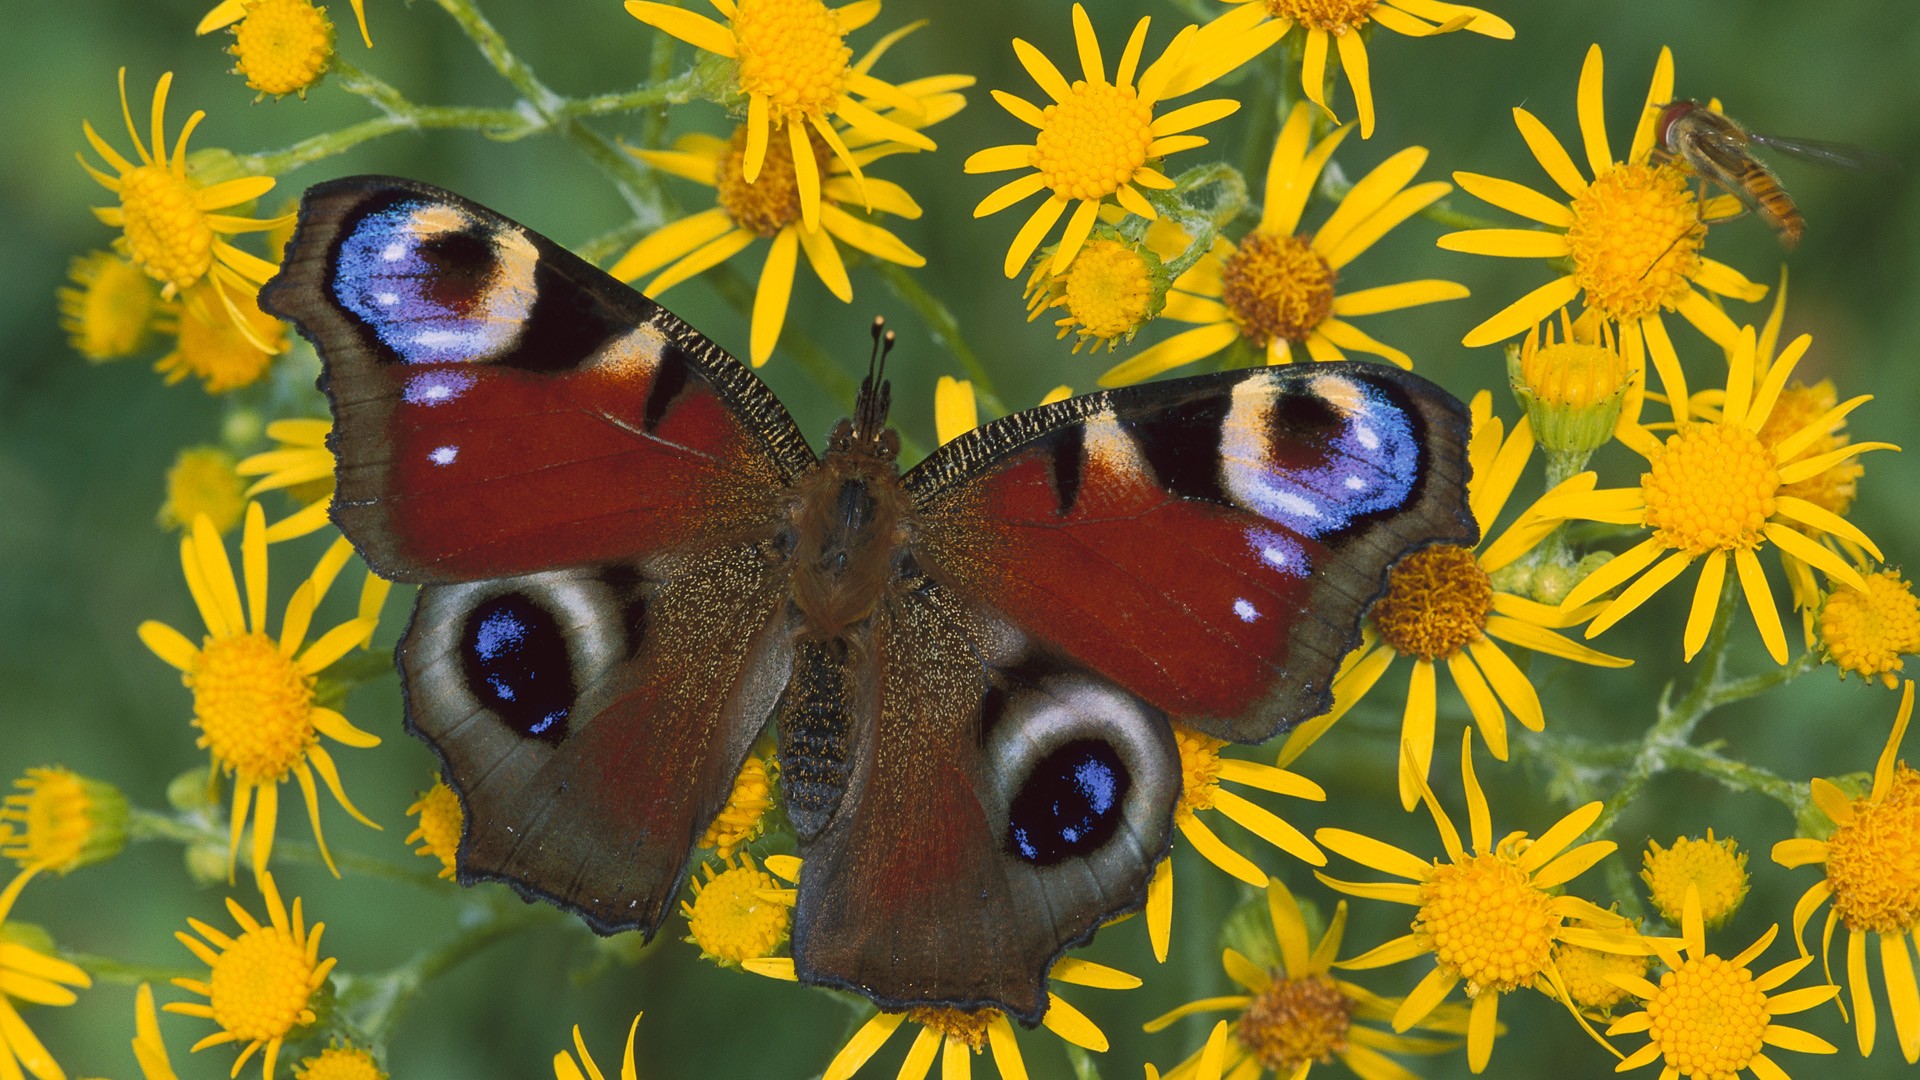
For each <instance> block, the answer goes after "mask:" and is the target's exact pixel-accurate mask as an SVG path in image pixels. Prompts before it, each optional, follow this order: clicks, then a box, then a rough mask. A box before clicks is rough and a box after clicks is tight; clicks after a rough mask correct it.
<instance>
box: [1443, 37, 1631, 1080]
mask: <svg viewBox="0 0 1920 1080" xmlns="http://www.w3.org/2000/svg"><path fill="white" fill-rule="evenodd" d="M1603 68H1604V63H1603V61H1602V59H1601V56H1600V46H1598V45H1589V46H1587V59H1586V62H1585V63H1583V64H1581V65H1580V92H1579V96H1578V97H1577V98H1576V101H1577V103H1578V107H1579V112H1580V140H1581V142H1582V143H1584V144H1585V145H1586V150H1587V167H1588V168H1589V169H1592V170H1593V175H1594V176H1599V175H1600V174H1601V173H1603V172H1606V171H1607V170H1608V169H1611V168H1613V149H1612V148H1611V147H1609V146H1608V145H1607V104H1606V99H1605V95H1604V89H1603V86H1602V83H1603V78H1604V71H1603ZM1476 1071H1477V1070H1476Z"/></svg>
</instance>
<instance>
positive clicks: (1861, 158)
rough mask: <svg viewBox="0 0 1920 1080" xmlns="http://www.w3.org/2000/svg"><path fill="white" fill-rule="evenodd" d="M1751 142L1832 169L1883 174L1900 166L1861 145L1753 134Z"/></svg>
mask: <svg viewBox="0 0 1920 1080" xmlns="http://www.w3.org/2000/svg"><path fill="white" fill-rule="evenodd" d="M1750 137H1751V138H1752V139H1753V141H1754V142H1756V143H1759V144H1760V145H1762V146H1764V147H1766V148H1767V149H1769V150H1774V151H1778V152H1779V153H1782V154H1785V155H1786V156H1788V157H1790V158H1796V159H1798V160H1800V161H1806V162H1811V163H1813V164H1815V165H1825V166H1828V167H1829V168H1835V169H1856V170H1874V171H1886V170H1891V169H1897V168H1899V167H1900V161H1899V159H1898V158H1895V157H1893V156H1892V155H1891V154H1883V153H1881V152H1880V151H1878V150H1869V149H1867V148H1866V147H1864V146H1849V145H1847V144H1846V143H1836V142H1822V141H1820V140H1818V139H1789V138H1784V137H1782V136H1779V135H1761V134H1757V133H1755V134H1752V135H1751V136H1750Z"/></svg>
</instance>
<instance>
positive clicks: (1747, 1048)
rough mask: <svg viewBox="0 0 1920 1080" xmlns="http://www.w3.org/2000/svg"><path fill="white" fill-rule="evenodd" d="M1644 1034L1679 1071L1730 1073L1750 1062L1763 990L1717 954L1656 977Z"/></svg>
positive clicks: (1760, 1024) (1763, 1022)
mask: <svg viewBox="0 0 1920 1080" xmlns="http://www.w3.org/2000/svg"><path fill="white" fill-rule="evenodd" d="M1647 1016H1648V1017H1649V1018H1650V1020H1651V1026H1650V1027H1649V1028H1648V1031H1647V1034H1648V1036H1649V1037H1650V1038H1652V1039H1653V1041H1654V1043H1655V1044H1656V1045H1658V1046H1659V1047H1660V1052H1661V1053H1662V1054H1664V1055H1665V1056H1666V1059H1667V1069H1668V1071H1670V1072H1678V1073H1679V1074H1680V1075H1681V1076H1700V1077H1712V1078H1715V1080H1718V1078H1720V1077H1732V1076H1733V1075H1734V1074H1735V1073H1737V1072H1738V1071H1739V1070H1741V1069H1744V1068H1746V1067H1747V1066H1748V1065H1749V1064H1751V1063H1752V1061H1753V1058H1754V1055H1755V1054H1758V1053H1759V1052H1760V1039H1761V1036H1762V1035H1764V1034H1765V1033H1766V1030H1767V1024H1768V1022H1769V1021H1768V1015H1767V995H1766V994H1765V993H1764V992H1763V991H1761V990H1760V989H1759V988H1757V987H1755V986H1754V985H1753V973H1752V972H1750V971H1748V970H1747V969H1746V968H1743V967H1735V966H1733V965H1732V964H1730V963H1728V962H1727V961H1725V960H1722V959H1721V958H1720V957H1718V956H1703V957H1701V958H1699V959H1697V960H1689V961H1687V962H1686V963H1685V964H1682V965H1681V966H1680V970H1678V971H1669V972H1667V973H1666V974H1665V975H1662V976H1660V992H1659V993H1658V994H1655V995H1654V996H1653V998H1652V1000H1650V1001H1648V1002H1647Z"/></svg>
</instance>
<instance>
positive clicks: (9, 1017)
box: [0, 832, 93, 1080]
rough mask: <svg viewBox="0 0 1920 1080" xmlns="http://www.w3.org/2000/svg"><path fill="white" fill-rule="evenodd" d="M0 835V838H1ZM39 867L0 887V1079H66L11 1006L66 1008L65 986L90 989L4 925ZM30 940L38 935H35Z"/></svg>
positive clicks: (81, 976)
mask: <svg viewBox="0 0 1920 1080" xmlns="http://www.w3.org/2000/svg"><path fill="white" fill-rule="evenodd" d="M5 835H6V834H5V833H4V832H0V839H3V838H4V837H5ZM40 869H41V866H40V864H35V865H33V866H29V867H27V868H26V869H25V870H22V871H20V872H19V873H18V874H15V875H14V876H13V880H12V881H10V882H8V883H7V887H6V888H4V889H0V1076H7V1077H18V1076H20V1070H21V1069H25V1070H26V1071H27V1072H30V1073H32V1074H33V1075H34V1076H36V1077H38V1078H39V1080H66V1077H67V1074H66V1073H65V1072H64V1071H63V1070H62V1069H61V1068H60V1065H59V1063H58V1062H56V1061H54V1060H53V1055H52V1054H49V1053H47V1048H46V1047H45V1046H44V1045H42V1044H41V1042H40V1040H39V1038H38V1037H36V1036H35V1035H34V1033H33V1031H32V1029H31V1028H29V1027H27V1022H26V1021H25V1020H22V1019H20V1011H19V1009H17V1008H15V1007H14V1002H16V1001H18V1002H22V1003H24V1004H29V1005H71V1004H73V1003H74V1002H75V1001H77V1000H79V998H78V997H77V995H75V994H74V992H73V990H72V989H70V988H71V987H76V986H77V987H79V988H81V989H82V990H84V989H86V988H87V987H90V986H92V985H93V980H92V979H90V978H88V977H87V973H86V972H84V971H82V970H80V969H79V968H77V967H75V966H74V965H72V964H70V963H68V962H67V961H65V960H61V959H59V958H58V957H54V956H49V955H47V954H46V953H45V952H43V951H41V950H40V949H39V948H36V947H35V943H34V942H33V941H32V939H26V940H23V938H25V935H22V934H19V933H16V932H15V931H16V929H17V927H12V926H8V925H7V915H8V914H9V913H10V912H12V910H13V903H14V901H15V900H18V899H20V891H21V890H22V889H24V888H26V887H27V882H28V881H30V880H32V878H33V875H35V874H37V873H39V872H40ZM34 937H43V935H39V934H37V933H36V934H35V935H34Z"/></svg>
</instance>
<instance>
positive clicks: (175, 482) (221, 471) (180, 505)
mask: <svg viewBox="0 0 1920 1080" xmlns="http://www.w3.org/2000/svg"><path fill="white" fill-rule="evenodd" d="M236 464H237V462H235V461H234V459H233V455H232V454H229V453H227V452H226V451H225V450H222V449H220V448H219V447H217V446H190V447H188V448H186V449H185V450H182V451H180V456H179V457H177V458H175V459H173V467H172V468H170V469H168V470H167V501H166V504H165V505H164V506H162V507H161V508H160V518H161V521H162V523H163V524H166V525H169V526H173V527H184V526H189V525H192V524H193V519H194V518H196V517H198V516H199V515H201V514H205V515H207V517H209V518H211V519H212V520H213V527H214V528H215V529H216V530H218V531H219V532H221V533H222V534H224V533H227V532H230V531H232V529H233V527H234V526H235V525H238V524H240V516H241V514H243V513H245V512H246V509H247V486H246V482H245V481H243V480H241V479H240V474H239V473H237V472H234V471H233V470H234V466H235V465H236Z"/></svg>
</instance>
